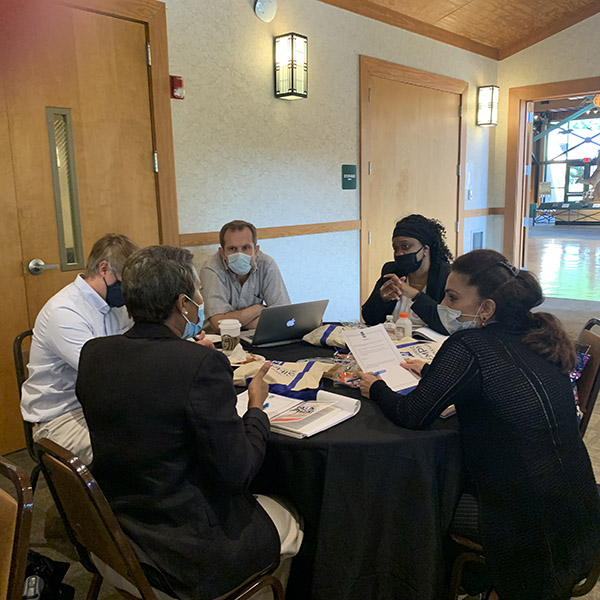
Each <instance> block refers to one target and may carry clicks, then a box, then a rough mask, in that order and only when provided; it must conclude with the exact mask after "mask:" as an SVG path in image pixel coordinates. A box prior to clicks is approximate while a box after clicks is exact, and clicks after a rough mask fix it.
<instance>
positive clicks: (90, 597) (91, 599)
mask: <svg viewBox="0 0 600 600" xmlns="http://www.w3.org/2000/svg"><path fill="white" fill-rule="evenodd" d="M101 586H102V575H100V573H94V575H93V576H92V583H90V587H89V589H88V593H87V597H86V600H97V598H98V594H99V593H100V587H101Z"/></svg>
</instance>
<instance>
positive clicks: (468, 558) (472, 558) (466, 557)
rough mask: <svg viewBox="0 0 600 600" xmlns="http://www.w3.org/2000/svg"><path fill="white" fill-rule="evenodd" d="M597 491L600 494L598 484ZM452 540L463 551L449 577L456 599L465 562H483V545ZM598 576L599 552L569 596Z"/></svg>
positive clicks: (455, 537)
mask: <svg viewBox="0 0 600 600" xmlns="http://www.w3.org/2000/svg"><path fill="white" fill-rule="evenodd" d="M598 493H599V494H600V485H598ZM451 538H452V540H453V541H454V542H456V543H457V544H459V545H460V546H461V548H462V549H463V551H462V552H461V553H460V554H459V555H458V556H457V558H456V559H455V561H454V565H453V567H452V575H451V578H450V586H449V594H448V600H457V598H458V596H459V594H462V593H463V592H462V591H461V581H462V574H463V570H464V566H465V564H467V563H469V562H475V563H482V564H485V554H484V551H483V547H482V546H481V545H480V544H478V543H476V542H473V541H472V540H469V539H468V538H465V537H462V536H459V535H451ZM599 576H600V553H598V555H597V556H596V559H595V560H594V564H593V565H592V568H591V569H590V572H589V573H588V574H587V576H586V578H585V579H583V580H582V581H580V582H578V583H577V584H575V585H574V586H573V589H572V590H571V598H579V597H581V596H585V595H586V594H587V593H588V592H590V591H591V590H592V588H593V587H594V586H595V585H596V583H597V582H598V577H599Z"/></svg>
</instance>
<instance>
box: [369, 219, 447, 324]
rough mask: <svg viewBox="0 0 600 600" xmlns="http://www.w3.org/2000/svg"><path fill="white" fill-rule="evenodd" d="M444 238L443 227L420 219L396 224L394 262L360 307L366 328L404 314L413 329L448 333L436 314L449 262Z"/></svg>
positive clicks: (434, 222)
mask: <svg viewBox="0 0 600 600" xmlns="http://www.w3.org/2000/svg"><path fill="white" fill-rule="evenodd" d="M445 237H446V230H445V229H444V227H443V225H442V224H441V223H440V222H439V221H436V220H435V219H427V218H425V217H424V216H423V215H409V216H408V217H404V219H401V220H400V221H398V222H397V223H396V227H395V228H394V232H393V234H392V247H393V249H394V260H393V261H390V262H387V263H385V264H384V265H383V268H382V269H381V277H380V278H379V280H378V281H377V283H376V284H375V287H374V288H373V291H372V292H371V295H370V296H369V298H368V300H367V301H366V302H365V303H364V304H363V306H362V316H363V319H364V320H365V323H367V325H376V324H377V323H383V322H384V321H385V317H386V315H393V316H394V320H396V319H397V318H398V314H399V313H401V312H406V313H408V314H409V316H410V320H411V321H412V323H413V327H420V326H422V325H427V326H428V327H431V328H432V329H435V330H436V331H439V332H440V333H444V334H446V333H448V332H447V331H446V329H445V327H444V325H443V324H442V322H441V321H440V318H439V315H438V311H437V306H438V303H439V302H440V301H441V300H442V298H443V297H444V293H445V286H446V279H447V278H448V273H450V261H451V260H452V254H451V253H450V250H449V249H448V246H446V241H445Z"/></svg>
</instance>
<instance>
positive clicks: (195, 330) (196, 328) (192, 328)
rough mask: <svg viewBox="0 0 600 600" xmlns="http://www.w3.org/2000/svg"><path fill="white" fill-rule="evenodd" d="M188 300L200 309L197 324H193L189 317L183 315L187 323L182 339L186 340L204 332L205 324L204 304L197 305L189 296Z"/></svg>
mask: <svg viewBox="0 0 600 600" xmlns="http://www.w3.org/2000/svg"><path fill="white" fill-rule="evenodd" d="M186 298H187V299H188V300H189V301H190V302H191V303H192V304H195V305H196V306H197V307H198V320H197V321H196V323H192V322H191V321H190V320H189V319H188V318H187V315H183V318H184V319H185V320H186V321H187V323H186V324H185V329H184V330H183V335H182V336H181V337H182V338H183V339H185V340H187V339H188V338H193V337H196V336H197V335H198V334H199V333H200V332H201V331H202V325H203V323H204V304H196V303H195V302H194V301H193V300H192V299H191V298H190V297H189V296H186Z"/></svg>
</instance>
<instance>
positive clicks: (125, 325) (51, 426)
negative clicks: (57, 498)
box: [21, 233, 139, 464]
mask: <svg viewBox="0 0 600 600" xmlns="http://www.w3.org/2000/svg"><path fill="white" fill-rule="evenodd" d="M138 249H139V247H138V246H137V244H136V243H135V242H133V241H132V240H131V239H129V238H128V237H127V236H125V235H119V234H112V233H111V234H108V235H105V236H104V237H103V238H101V239H99V240H98V241H97V242H96V243H95V244H94V246H93V247H92V251H91V252H90V255H89V257H88V262H87V267H86V271H85V273H84V274H80V275H77V277H76V278H75V281H74V282H73V283H70V284H69V285H67V286H66V287H64V288H63V289H62V290H60V291H59V292H58V293H56V294H55V295H54V296H52V298H50V300H48V302H46V304H45V305H44V307H43V308H42V310H41V311H40V312H39V314H38V316H37V318H36V320H35V326H34V328H33V338H32V341H31V350H30V353H29V364H28V365H27V367H28V370H29V378H28V379H27V381H25V383H24V384H23V390H22V399H21V413H22V415H23V419H25V421H30V422H31V423H34V427H33V439H34V440H38V439H40V438H42V437H47V438H49V439H51V440H53V441H55V442H56V443H57V444H60V445H61V446H63V447H64V448H66V449H67V450H70V451H71V452H73V454H75V455H76V456H78V457H79V458H80V460H81V461H82V462H84V463H85V464H90V463H91V462H92V449H91V445H90V436H89V432H88V428H87V424H86V422H85V418H84V416H83V410H82V408H81V405H80V404H79V402H78V400H77V397H76V395H75V381H76V379H77V367H78V364H79V353H80V351H81V348H82V347H83V345H84V344H85V343H86V342H87V341H88V340H90V339H92V338H95V337H102V336H107V335H115V334H119V333H122V332H123V331H125V330H127V329H129V328H130V327H131V325H132V324H133V322H132V321H131V319H130V318H129V316H128V315H127V312H126V309H125V307H124V304H125V302H124V300H123V296H122V294H121V272H122V269H123V264H124V263H125V260H126V259H127V258H128V257H129V256H130V255H131V254H133V253H134V252H135V251H136V250H138ZM106 376H107V377H110V373H107V374H106Z"/></svg>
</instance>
